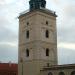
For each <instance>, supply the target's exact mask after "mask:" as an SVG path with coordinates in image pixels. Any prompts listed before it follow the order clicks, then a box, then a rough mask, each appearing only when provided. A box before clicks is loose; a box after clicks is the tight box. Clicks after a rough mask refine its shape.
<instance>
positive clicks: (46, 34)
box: [45, 30, 49, 38]
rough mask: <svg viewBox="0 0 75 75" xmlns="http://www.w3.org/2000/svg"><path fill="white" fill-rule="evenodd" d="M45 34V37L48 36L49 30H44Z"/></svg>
mask: <svg viewBox="0 0 75 75" xmlns="http://www.w3.org/2000/svg"><path fill="white" fill-rule="evenodd" d="M45 36H46V38H49V31H48V30H46V33H45Z"/></svg>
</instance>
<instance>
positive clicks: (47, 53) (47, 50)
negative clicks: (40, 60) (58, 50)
mask: <svg viewBox="0 0 75 75" xmlns="http://www.w3.org/2000/svg"><path fill="white" fill-rule="evenodd" d="M46 56H49V49H48V48H47V49H46Z"/></svg>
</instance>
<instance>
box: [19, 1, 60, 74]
mask: <svg viewBox="0 0 75 75" xmlns="http://www.w3.org/2000/svg"><path fill="white" fill-rule="evenodd" d="M29 5H30V9H29V11H27V12H23V13H21V14H20V16H19V66H18V74H19V75H40V74H47V72H48V71H49V70H50V68H51V69H52V71H55V70H53V68H52V66H53V65H57V66H58V67H59V65H58V61H57V30H56V17H57V15H56V14H55V12H53V11H51V10H48V9H46V8H45V7H46V1H45V0H30V1H29ZM53 67H54V66H53ZM58 67H57V68H58ZM60 67H61V66H60ZM54 68H55V67H54ZM58 70H59V69H58ZM55 74H56V73H55ZM47 75H48V74H47Z"/></svg>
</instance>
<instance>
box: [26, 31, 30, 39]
mask: <svg viewBox="0 0 75 75" xmlns="http://www.w3.org/2000/svg"><path fill="white" fill-rule="evenodd" d="M26 38H29V30H27V31H26Z"/></svg>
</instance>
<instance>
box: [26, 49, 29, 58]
mask: <svg viewBox="0 0 75 75" xmlns="http://www.w3.org/2000/svg"><path fill="white" fill-rule="evenodd" d="M26 57H29V49H26Z"/></svg>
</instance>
